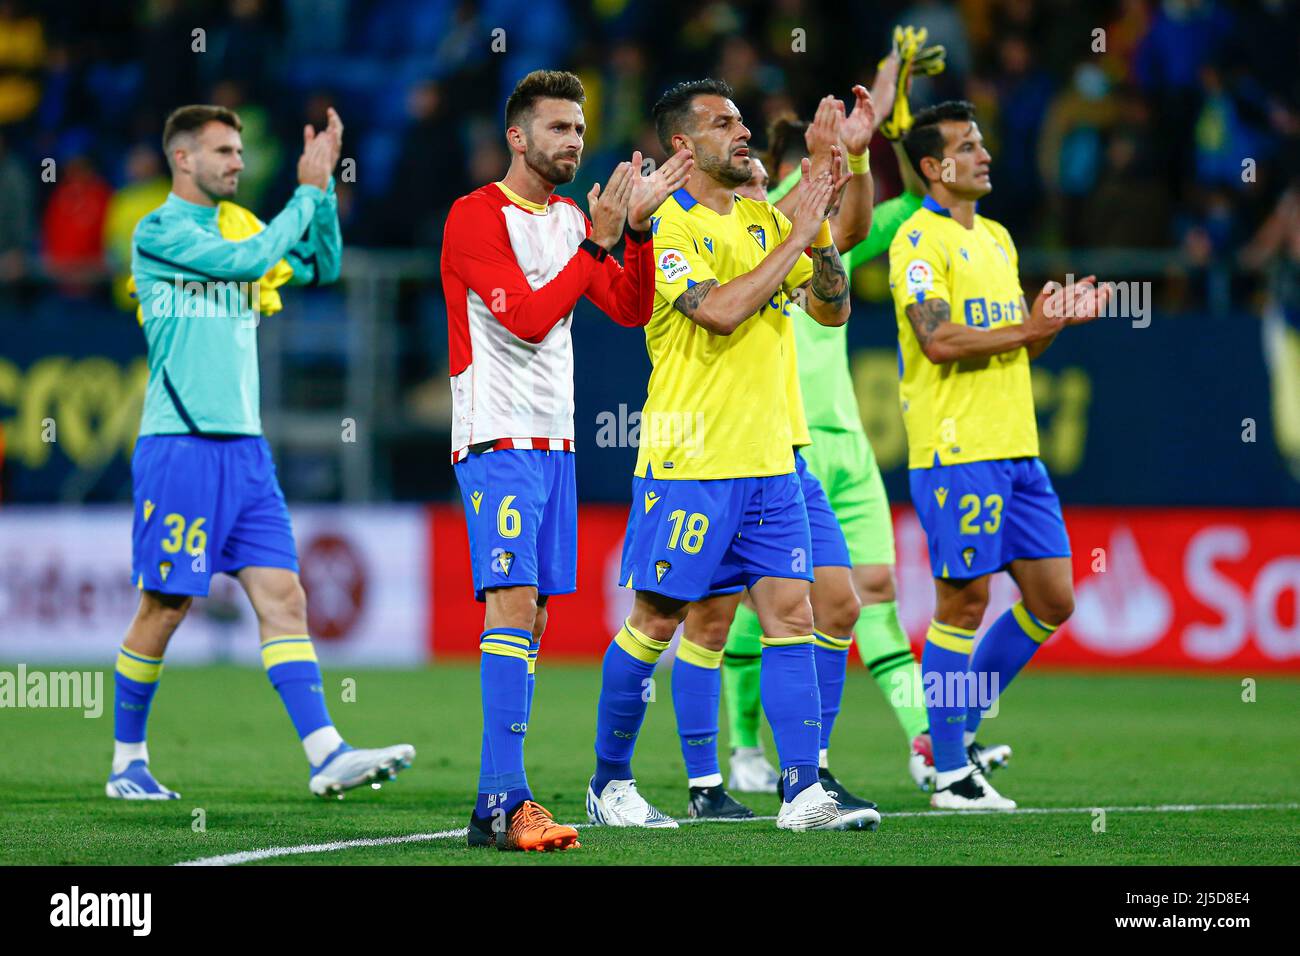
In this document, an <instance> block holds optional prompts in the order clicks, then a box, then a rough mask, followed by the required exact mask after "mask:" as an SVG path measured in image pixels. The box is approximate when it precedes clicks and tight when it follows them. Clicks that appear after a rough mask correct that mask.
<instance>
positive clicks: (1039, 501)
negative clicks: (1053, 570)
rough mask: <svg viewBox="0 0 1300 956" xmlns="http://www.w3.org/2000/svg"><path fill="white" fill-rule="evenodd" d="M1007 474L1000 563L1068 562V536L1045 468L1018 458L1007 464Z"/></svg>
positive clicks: (1038, 461)
mask: <svg viewBox="0 0 1300 956" xmlns="http://www.w3.org/2000/svg"><path fill="white" fill-rule="evenodd" d="M1011 473H1012V489H1011V495H1010V499H1009V500H1008V502H1007V505H1006V509H1005V515H1004V525H1005V529H1004V531H1003V540H1002V560H1003V563H1004V564H1007V565H1010V564H1011V563H1012V562H1014V561H1019V560H1024V559H1030V560H1033V559H1043V558H1067V559H1068V558H1069V557H1070V536H1069V534H1068V533H1067V532H1066V529H1065V518H1064V516H1063V515H1062V514H1061V502H1060V499H1058V498H1057V496H1056V489H1055V488H1053V487H1052V480H1051V478H1050V477H1049V476H1048V474H1047V468H1046V466H1044V465H1043V463H1042V462H1041V461H1040V460H1038V459H1037V458H1018V459H1016V460H1015V461H1014V462H1012V463H1011ZM1068 566H1069V565H1068V561H1067V562H1066V567H1067V568H1068Z"/></svg>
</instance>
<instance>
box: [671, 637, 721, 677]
mask: <svg viewBox="0 0 1300 956" xmlns="http://www.w3.org/2000/svg"><path fill="white" fill-rule="evenodd" d="M677 656H678V657H680V658H681V659H682V660H684V661H685V662H686V663H688V664H694V665H695V666H696V667H703V668H706V669H708V670H711V671H716V670H717V669H718V668H719V667H721V666H722V651H711V650H709V649H708V648H707V647H701V646H700V645H699V644H696V643H695V642H693V641H688V640H687V639H686V638H685V637H683V638H682V642H681V643H680V644H678V645H677Z"/></svg>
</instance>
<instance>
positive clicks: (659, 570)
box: [655, 561, 672, 584]
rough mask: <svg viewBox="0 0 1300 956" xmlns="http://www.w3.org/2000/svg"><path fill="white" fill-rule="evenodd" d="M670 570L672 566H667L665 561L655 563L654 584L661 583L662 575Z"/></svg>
mask: <svg viewBox="0 0 1300 956" xmlns="http://www.w3.org/2000/svg"><path fill="white" fill-rule="evenodd" d="M670 570H672V565H671V564H669V563H668V562H667V561H656V562H655V583H657V584H661V583H663V579H664V575H665V574H667V573H668V572H669V571H670Z"/></svg>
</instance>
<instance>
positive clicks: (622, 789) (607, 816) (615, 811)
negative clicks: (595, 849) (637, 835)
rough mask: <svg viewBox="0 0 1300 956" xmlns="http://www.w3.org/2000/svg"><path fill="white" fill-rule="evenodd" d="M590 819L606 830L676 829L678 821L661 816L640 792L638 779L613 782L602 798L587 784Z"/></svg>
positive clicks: (608, 785)
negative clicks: (638, 828)
mask: <svg viewBox="0 0 1300 956" xmlns="http://www.w3.org/2000/svg"><path fill="white" fill-rule="evenodd" d="M587 819H588V820H590V821H591V822H592V823H598V824H600V825H602V826H607V827H648V828H650V829H657V830H675V829H677V821H676V820H674V819H673V818H672V817H670V816H668V815H667V814H665V813H660V812H659V811H658V810H656V809H655V808H654V807H652V806H651V805H650V803H649V802H648V801H647V800H646V798H645V797H643V796H641V794H640V793H638V792H637V789H636V781H635V780H611V781H610V782H609V783H607V784H605V789H604V790H602V791H601V792H600V795H599V796H597V795H596V792H595V791H594V790H592V789H591V784H590V783H588V784H587Z"/></svg>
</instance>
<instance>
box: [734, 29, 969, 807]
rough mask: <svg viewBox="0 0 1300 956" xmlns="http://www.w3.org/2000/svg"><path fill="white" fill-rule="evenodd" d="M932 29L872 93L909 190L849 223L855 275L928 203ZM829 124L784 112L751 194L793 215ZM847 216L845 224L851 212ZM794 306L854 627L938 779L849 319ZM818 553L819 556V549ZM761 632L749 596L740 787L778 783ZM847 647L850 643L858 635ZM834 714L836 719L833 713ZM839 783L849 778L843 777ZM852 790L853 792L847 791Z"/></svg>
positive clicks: (912, 766) (905, 42) (882, 73)
mask: <svg viewBox="0 0 1300 956" xmlns="http://www.w3.org/2000/svg"><path fill="white" fill-rule="evenodd" d="M925 39H926V31H925V30H924V29H921V30H914V29H913V28H912V27H906V28H903V27H896V28H895V30H894V46H893V50H892V51H891V52H890V54H889V56H888V57H886V58H885V60H883V61H882V62H881V64H880V70H879V73H878V76H877V80H876V84H875V89H874V90H873V95H872V99H873V100H875V102H876V103H877V104H878V107H877V109H878V110H879V115H880V116H881V117H882V118H883V122H880V123H879V128H880V130H881V132H882V133H883V134H884V136H885V137H886V138H888V139H890V140H891V141H893V143H894V149H895V152H896V153H897V154H898V156H899V168H900V170H901V171H902V175H903V180H904V192H903V194H902V195H900V196H898V197H897V198H894V199H891V200H888V201H887V202H883V203H881V204H880V205H878V206H876V207H875V208H874V210H873V211H872V214H871V219H870V223H871V225H870V231H869V233H868V234H867V236H866V238H865V239H861V241H856V240H857V239H858V238H859V237H860V233H859V235H858V236H854V235H853V234H852V229H851V227H850V228H848V229H846V230H844V231H845V232H847V236H846V235H843V234H841V232H836V240H837V245H839V244H841V243H843V244H844V245H849V246H851V248H850V249H849V250H848V251H844V250H843V247H842V246H841V253H842V258H843V261H844V264H845V269H846V271H848V272H849V274H850V275H851V274H852V271H853V269H854V267H855V266H858V265H861V264H863V263H864V262H867V261H868V260H870V259H872V258H874V257H875V256H877V255H879V254H880V253H882V252H884V251H886V250H887V249H888V248H889V244H890V242H891V240H892V239H893V237H894V233H895V232H896V231H897V230H898V227H899V226H900V225H901V224H902V223H903V222H904V220H906V219H907V218H908V217H909V216H911V215H912V213H914V212H915V211H916V210H917V209H918V208H920V205H921V199H922V197H923V195H924V187H923V186H922V185H921V184H920V182H919V181H917V180H916V176H915V173H914V172H912V169H911V164H910V163H909V162H908V160H907V158H906V157H905V156H904V155H903V153H902V149H901V148H900V147H899V145H898V143H899V140H900V139H901V137H902V136H903V135H904V134H905V133H906V132H907V131H908V129H909V128H910V127H911V111H910V109H909V106H908V102H907V93H908V87H909V84H910V79H911V77H912V76H914V75H915V74H917V73H921V74H924V75H934V74H936V73H939V72H941V71H942V70H943V67H944V60H943V57H944V50H943V47H941V46H932V47H925ZM886 110H888V112H886ZM841 115H842V110H841ZM824 129H825V123H824V122H823V117H822V111H821V110H819V112H818V118H817V119H816V120H815V121H814V123H813V124H812V125H811V126H807V125H806V124H801V123H796V122H790V121H779V122H778V124H777V125H776V126H775V127H774V129H773V131H772V135H771V136H770V137H769V161H770V164H771V170H770V171H771V175H772V177H773V182H774V183H775V185H773V186H772V188H771V189H769V190H768V191H767V192H766V196H764V194H763V190H764V188H765V187H767V186H768V185H769V184H768V183H765V182H762V180H763V179H765V178H766V177H765V176H764V175H763V174H762V171H761V169H756V170H755V173H756V175H755V176H754V178H753V179H752V180H751V181H750V183H748V184H746V186H745V187H742V188H741V189H739V190H738V192H739V193H740V194H741V195H746V193H747V190H748V191H750V192H753V191H755V190H757V192H756V195H754V196H753V197H752V198H760V199H761V198H766V199H767V200H768V201H770V202H773V203H775V204H776V205H777V207H778V208H780V209H782V210H783V211H786V212H787V215H788V210H787V209H786V208H785V207H786V206H787V205H788V204H792V203H795V202H797V194H798V189H797V187H798V183H799V173H800V161H801V160H802V158H803V156H804V155H805V153H806V152H807V153H812V154H813V156H812V159H813V162H814V164H815V163H816V162H817V155H816V153H817V152H819V151H821V150H829V148H830V146H831V145H832V143H833V142H834V141H833V140H832V141H831V142H826V141H825V140H826V136H825V132H824ZM844 129H845V131H846V138H845V141H844V144H843V146H844V148H845V150H846V152H847V153H848V155H849V157H850V164H851V166H852V165H853V164H855V163H856V165H857V166H858V167H859V168H858V169H855V170H854V171H855V172H863V171H865V164H866V159H867V156H866V143H867V141H869V140H870V136H871V132H874V130H872V131H871V132H868V133H867V135H866V137H865V139H863V138H862V137H861V130H855V133H856V136H855V139H856V140H857V141H856V142H849V141H848V138H847V131H848V129H849V125H848V124H845V126H844ZM838 138H839V137H838V136H837V137H836V139H838ZM805 147H806V149H805ZM755 165H756V166H757V163H756V164H755ZM867 201H868V202H869V201H870V200H869V199H868V200H867ZM847 205H848V200H847V198H846V201H845V206H846V207H847ZM853 212H854V211H853V210H850V209H847V208H845V209H843V210H841V216H840V218H841V220H844V219H849V218H851V217H852V214H853ZM832 225H835V223H834V222H833V223H832ZM841 225H845V224H844V223H843V222H842V223H841ZM846 240H847V241H846ZM792 315H793V318H794V329H795V342H796V352H797V356H798V366H799V382H800V387H801V391H802V394H803V402H804V411H805V414H806V417H807V420H808V427H809V431H810V433H811V437H812V444H811V445H809V446H807V447H805V448H804V449H802V452H803V456H804V458H805V460H806V462H807V466H808V470H809V471H810V472H812V474H814V475H816V476H817V477H818V478H819V479H820V480H821V483H822V485H823V487H824V488H825V491H826V495H827V496H828V498H829V499H830V504H831V507H832V509H833V510H834V512H835V516H836V518H837V519H838V521H839V524H840V528H841V530H842V531H843V532H844V536H845V538H846V540H847V543H848V548H849V555H850V559H851V560H852V563H853V566H852V571H851V574H852V581H853V587H854V590H855V591H856V592H857V596H858V599H859V601H860V602H861V610H860V611H859V613H858V618H857V624H856V627H855V628H854V634H855V637H856V641H857V645H858V653H859V654H860V655H861V657H862V662H863V663H864V664H865V665H866V667H867V669H868V670H869V671H870V672H871V675H872V677H873V678H874V679H875V681H876V683H877V684H878V685H879V687H880V690H881V692H882V693H883V694H884V695H885V698H886V700H888V701H889V702H890V705H891V706H892V707H893V709H894V714H895V716H896V717H897V718H898V722H899V724H900V725H901V726H902V729H903V732H904V734H905V736H906V738H907V739H908V740H909V741H910V742H911V754H910V756H909V764H908V769H909V772H910V773H911V775H912V778H913V780H915V781H916V783H917V785H918V786H920V787H921V788H922V789H926V788H927V787H928V783H927V779H928V776H929V774H930V773H932V759H931V755H930V741H929V733H928V731H929V728H928V719H927V717H926V710H925V705H924V698H923V697H922V695H921V674H920V668H919V667H918V666H917V662H916V659H915V658H914V657H913V655H912V650H911V646H910V645H909V643H908V639H907V634H906V633H905V632H904V631H903V628H902V625H901V623H900V621H899V616H898V607H897V604H896V603H895V591H894V533H893V525H892V521H891V517H890V509H889V501H888V499H887V497H886V495H885V488H884V484H883V482H882V481H881V477H880V468H879V466H878V465H877V464H876V459H875V455H874V454H873V452H872V450H871V445H870V443H869V442H868V440H867V435H866V432H865V431H864V430H863V427H862V419H861V416H860V414H859V411H858V404H857V396H856V394H855V390H854V386H853V378H852V375H851V373H850V371H849V362H848V351H847V339H846V335H847V332H846V328H845V327H839V328H831V327H825V326H820V325H818V324H817V323H816V322H814V321H812V320H811V319H809V318H808V317H807V316H806V315H804V314H803V313H802V311H801V310H799V309H797V308H793V309H792ZM813 562H814V564H816V563H817V559H816V555H814V556H813ZM813 607H814V610H816V609H817V607H818V601H817V585H816V583H814V585H813ZM818 627H819V628H820V627H821V625H818ZM761 637H762V629H761V627H760V626H759V622H758V617H757V615H756V614H755V613H754V611H753V610H752V608H750V607H749V606H747V604H742V605H741V606H740V607H739V608H738V609H737V611H736V616H735V618H734V620H733V622H732V625H731V630H730V632H729V634H728V637H727V644H726V648H725V652H724V655H723V660H722V678H723V686H724V688H725V698H726V702H727V711H728V717H729V722H730V729H731V745H732V751H731V779H730V781H729V788H730V789H732V790H737V791H748V792H755V791H759V792H765V791H766V792H770V791H775V790H776V789H777V783H778V779H779V778H778V775H777V773H776V771H775V770H774V769H773V768H772V767H771V765H770V764H768V763H767V761H766V759H765V758H764V756H763V751H762V747H761V745H760V743H759V737H758V725H759V715H760V703H759V657H760V640H761ZM843 650H844V652H845V653H846V654H847V647H845V648H843ZM827 716H828V715H827V713H826V710H825V708H824V709H823V743H822V751H821V766H822V768H823V773H824V774H825V775H826V776H827V777H828V778H829V779H830V780H832V781H834V778H833V777H830V774H829V770H828V769H827V747H826V745H827V743H828V742H829V740H828V738H829V732H830V727H829V726H828V724H829V723H830V721H828V720H827ZM829 716H831V718H832V720H833V713H832V714H831V715H829ZM834 784H835V785H836V786H838V782H837V781H834ZM831 785H832V784H827V786H831ZM841 789H842V788H841ZM843 796H848V797H850V799H851V798H852V795H851V794H847V793H845V794H843ZM839 798H840V799H842V797H839Z"/></svg>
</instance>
